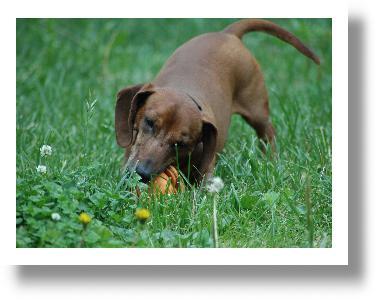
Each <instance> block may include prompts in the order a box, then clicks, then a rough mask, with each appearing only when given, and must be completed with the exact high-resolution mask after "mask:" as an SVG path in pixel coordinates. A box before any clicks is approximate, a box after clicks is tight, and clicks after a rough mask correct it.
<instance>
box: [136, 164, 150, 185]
mask: <svg viewBox="0 0 380 300" xmlns="http://www.w3.org/2000/svg"><path fill="white" fill-rule="evenodd" d="M151 165H152V161H151V160H150V159H148V160H147V161H145V162H142V163H139V164H138V165H137V167H136V173H137V174H139V175H140V176H141V178H142V180H143V181H149V180H150V177H151V175H152V167H151Z"/></svg>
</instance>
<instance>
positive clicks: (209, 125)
mask: <svg viewBox="0 0 380 300" xmlns="http://www.w3.org/2000/svg"><path fill="white" fill-rule="evenodd" d="M202 120H203V127H202V144H203V153H202V160H201V163H200V166H199V171H200V173H201V176H204V175H206V173H207V172H208V171H210V170H209V168H210V164H211V163H212V161H213V159H214V157H215V154H216V140H217V136H218V130H217V128H216V126H215V122H214V121H213V118H210V117H206V116H204V117H203V118H202Z"/></svg>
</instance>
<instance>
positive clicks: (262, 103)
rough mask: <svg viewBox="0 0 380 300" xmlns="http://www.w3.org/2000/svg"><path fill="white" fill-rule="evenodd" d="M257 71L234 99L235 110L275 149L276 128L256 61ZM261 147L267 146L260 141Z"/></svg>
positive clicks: (260, 137)
mask: <svg viewBox="0 0 380 300" xmlns="http://www.w3.org/2000/svg"><path fill="white" fill-rule="evenodd" d="M254 67H255V69H256V70H255V72H254V76H253V77H252V80H251V81H250V82H249V83H248V84H247V85H246V86H245V87H244V88H243V89H242V90H241V91H240V92H239V93H238V95H237V97H236V98H235V101H234V112H236V113H238V114H240V115H241V116H242V117H243V118H244V120H245V121H246V122H247V123H248V124H249V125H251V126H252V127H253V128H254V129H255V131H256V133H257V136H258V138H259V139H260V140H261V141H262V142H264V144H268V143H269V144H270V146H271V148H272V151H275V130H274V128H273V125H272V122H271V121H270V117H269V102H268V93H267V90H266V87H265V83H264V78H263V75H262V73H261V71H260V69H259V66H258V64H257V63H256V62H255V61H254ZM260 148H261V149H262V150H263V151H265V147H264V145H263V144H262V143H260Z"/></svg>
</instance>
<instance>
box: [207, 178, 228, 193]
mask: <svg viewBox="0 0 380 300" xmlns="http://www.w3.org/2000/svg"><path fill="white" fill-rule="evenodd" d="M223 187H224V183H223V180H222V178H220V177H213V178H210V179H209V180H208V181H207V184H206V190H207V191H208V192H210V193H219V192H220V191H221V190H222V188H223Z"/></svg>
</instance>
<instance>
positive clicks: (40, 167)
mask: <svg viewBox="0 0 380 300" xmlns="http://www.w3.org/2000/svg"><path fill="white" fill-rule="evenodd" d="M36 170H37V172H38V173H41V174H45V173H46V166H43V165H38V167H37V168H36Z"/></svg>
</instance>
